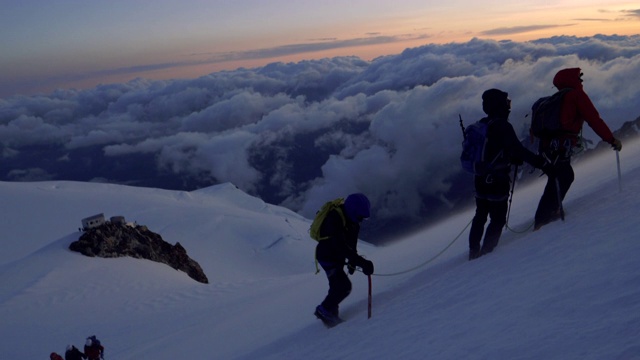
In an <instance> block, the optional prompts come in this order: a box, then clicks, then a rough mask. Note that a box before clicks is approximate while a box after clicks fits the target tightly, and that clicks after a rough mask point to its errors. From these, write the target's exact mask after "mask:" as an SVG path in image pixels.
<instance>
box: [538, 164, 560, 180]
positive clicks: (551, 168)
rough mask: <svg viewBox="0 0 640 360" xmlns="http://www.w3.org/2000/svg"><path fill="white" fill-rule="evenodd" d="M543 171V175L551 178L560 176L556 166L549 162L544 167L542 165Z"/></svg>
mask: <svg viewBox="0 0 640 360" xmlns="http://www.w3.org/2000/svg"><path fill="white" fill-rule="evenodd" d="M541 170H542V172H543V173H545V174H547V176H549V177H555V176H556V175H557V174H558V172H557V171H556V167H555V165H553V164H552V163H550V162H548V161H547V162H545V163H544V165H542V168H541Z"/></svg>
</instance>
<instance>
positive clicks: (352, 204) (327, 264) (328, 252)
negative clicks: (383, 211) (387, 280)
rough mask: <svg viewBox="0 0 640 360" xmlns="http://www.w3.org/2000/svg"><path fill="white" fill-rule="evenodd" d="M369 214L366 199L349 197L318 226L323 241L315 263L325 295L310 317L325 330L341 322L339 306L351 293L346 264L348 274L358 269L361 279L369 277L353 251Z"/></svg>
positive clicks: (370, 268)
mask: <svg viewBox="0 0 640 360" xmlns="http://www.w3.org/2000/svg"><path fill="white" fill-rule="evenodd" d="M370 211H371V205H370V203H369V199H368V198H367V197H366V196H365V195H364V194H360V193H355V194H351V195H349V196H348V197H347V198H346V199H345V201H344V204H343V205H341V206H340V207H338V208H336V209H333V210H331V211H330V212H329V213H328V214H327V217H326V218H325V219H324V221H323V223H322V225H321V226H320V234H321V236H323V237H326V239H324V240H321V241H319V242H318V245H317V246H316V259H317V260H318V263H319V264H320V266H321V267H322V269H323V270H324V271H325V273H326V275H327V278H328V280H329V292H328V293H327V296H326V297H325V299H324V300H323V301H322V303H321V304H320V305H318V306H317V307H316V311H315V313H314V314H315V315H316V317H318V318H319V319H321V320H322V321H323V322H324V323H325V324H326V325H327V326H334V325H337V324H338V323H340V322H341V321H342V319H340V317H339V304H340V303H341V302H342V300H344V299H345V298H346V297H347V296H349V294H350V293H351V281H349V277H348V276H347V274H346V273H345V271H344V266H345V264H348V267H349V273H350V274H353V272H354V271H355V267H360V268H362V272H363V273H364V274H365V275H371V274H373V263H372V262H371V261H369V260H366V259H365V258H363V257H362V256H360V255H358V251H357V244H358V235H359V233H360V223H361V222H362V220H364V219H367V218H368V217H369V216H370ZM347 261H348V263H346V262H347Z"/></svg>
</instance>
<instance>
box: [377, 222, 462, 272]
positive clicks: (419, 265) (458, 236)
mask: <svg viewBox="0 0 640 360" xmlns="http://www.w3.org/2000/svg"><path fill="white" fill-rule="evenodd" d="M471 221H473V219H472V220H471ZM471 221H469V223H468V224H467V226H465V227H464V229H462V231H460V233H459V234H458V235H457V236H456V237H455V238H454V239H453V240H452V241H451V242H450V243H449V244H448V245H447V246H445V248H444V249H442V251H440V252H439V253H437V254H436V255H434V256H433V257H432V258H430V259H428V260H427V261H425V262H423V263H421V264H418V265H416V266H414V267H412V268H410V269H407V270H403V271H398V272H395V273H390V274H373V276H397V275H402V274H406V273H409V272H412V271H415V270H417V269H419V268H421V267H423V266H425V265H427V264H429V263H430V262H432V261H434V260H435V259H437V258H438V257H440V255H442V254H444V252H445V251H447V250H448V249H449V248H450V247H451V246H452V245H453V244H454V243H455V242H456V241H457V240H458V239H459V238H460V236H462V234H463V233H464V232H465V230H467V228H468V227H469V225H471Z"/></svg>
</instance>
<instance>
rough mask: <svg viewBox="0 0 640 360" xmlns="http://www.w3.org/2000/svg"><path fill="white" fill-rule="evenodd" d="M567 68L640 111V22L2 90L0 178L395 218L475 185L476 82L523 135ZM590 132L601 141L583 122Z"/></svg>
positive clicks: (610, 116)
mask: <svg viewBox="0 0 640 360" xmlns="http://www.w3.org/2000/svg"><path fill="white" fill-rule="evenodd" d="M565 67H580V68H582V69H583V72H584V73H585V76H584V79H585V82H584V86H585V90H586V91H587V93H588V94H589V95H590V97H591V99H592V100H593V102H594V104H595V105H596V107H597V108H598V109H599V111H600V113H601V116H602V117H603V119H605V121H606V122H607V123H608V124H609V126H610V127H611V128H612V129H617V128H619V127H620V126H621V125H622V124H623V123H624V122H626V121H630V120H634V119H635V118H637V117H638V116H639V115H640V36H594V37H588V38H578V37H554V38H548V39H540V40H536V41H531V42H511V41H503V42H496V41H489V40H480V39H473V40H471V41H469V42H466V43H451V44H445V45H435V44H431V45H425V46H422V47H417V48H411V49H406V50H405V51H404V52H402V53H401V54H397V55H392V56H385V57H381V58H378V59H375V60H373V61H371V62H368V61H363V60H361V59H359V58H356V57H339V58H332V59H322V60H314V61H301V62H298V63H287V64H285V63H273V64H270V65H267V66H264V67H261V68H255V69H239V70H236V71H224V72H217V73H212V74H209V75H207V76H203V77H200V78H198V79H193V80H172V81H148V80H144V79H138V80H135V81H131V82H129V83H124V84H111V85H101V86H98V87H96V88H93V89H89V90H82V91H80V90H58V91H55V92H53V93H51V94H49V95H46V96H31V97H22V96H19V97H12V98H8V99H0V143H1V144H2V145H1V146H2V148H1V150H2V152H1V154H2V159H3V161H2V164H1V165H0V179H1V180H9V181H18V180H38V179H43V180H45V179H46V180H50V179H70V180H81V181H112V182H121V183H130V184H134V185H143V186H157V187H167V188H184V189H187V190H190V189H191V188H197V187H202V186H207V185H210V184H211V183H218V182H227V181H229V182H232V183H234V184H235V185H237V186H238V187H240V188H241V189H242V190H244V191H247V192H249V193H251V194H254V195H258V196H260V197H261V198H263V199H264V200H265V201H268V202H271V203H274V204H281V205H285V206H287V207H289V208H291V209H293V210H296V211H299V212H300V213H301V214H303V215H305V216H307V217H311V216H312V215H313V214H314V212H315V210H316V209H317V208H318V207H319V206H320V205H321V204H322V203H323V202H324V201H326V200H327V199H330V198H334V197H336V196H342V195H346V194H348V193H350V192H355V191H360V192H364V193H366V194H367V195H369V197H370V198H371V200H372V203H373V206H374V216H376V218H377V219H380V220H385V219H386V220H388V221H391V219H395V220H398V219H401V221H400V222H398V221H395V220H394V223H395V224H401V225H398V226H404V225H406V224H410V223H419V222H421V221H422V220H423V219H429V218H434V217H435V216H437V215H438V214H441V213H443V212H446V211H448V210H449V209H451V208H453V207H454V206H455V205H456V204H459V203H461V202H463V201H465V200H468V199H469V198H470V197H471V196H472V193H471V190H470V189H471V188H470V187H469V185H470V184H469V182H470V180H469V178H468V177H467V176H466V174H462V173H461V172H460V171H461V170H460V166H459V162H458V157H459V152H460V143H461V129H460V124H459V120H458V115H459V114H460V115H461V116H462V118H463V119H464V121H465V123H470V122H472V121H475V120H477V119H479V118H481V117H482V116H483V113H482V107H481V98H480V95H481V94H482V92H483V91H484V90H486V89H488V88H493V87H496V88H500V89H502V90H504V91H507V92H509V94H510V97H511V99H512V100H513V104H512V106H513V109H512V113H511V122H512V123H513V125H514V128H515V129H516V132H517V133H519V134H520V135H521V136H522V137H523V138H524V137H525V134H526V131H527V128H528V121H529V120H528V117H527V115H528V113H529V110H530V106H531V104H532V103H533V102H534V101H535V100H536V99H537V98H539V97H541V96H545V95H549V94H550V93H552V92H553V91H554V89H553V88H552V84H551V80H552V78H553V75H554V74H555V72H556V71H558V70H559V69H561V68H565ZM584 136H585V137H587V138H589V139H591V140H598V139H597V138H596V136H595V135H594V134H593V133H592V132H591V131H590V130H588V128H586V127H585V132H584ZM381 223H384V221H382V222H381ZM387 228H388V227H387Z"/></svg>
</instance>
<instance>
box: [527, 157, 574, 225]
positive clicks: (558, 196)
mask: <svg viewBox="0 0 640 360" xmlns="http://www.w3.org/2000/svg"><path fill="white" fill-rule="evenodd" d="M556 172H557V175H556V176H555V177H549V178H548V179H547V185H546V186H545V187H544V192H543V193H542V197H541V198H540V202H539V203H538V209H537V210H536V216H535V221H536V224H546V223H548V222H549V221H550V220H551V219H552V218H553V217H554V216H557V213H558V211H559V210H560V202H561V201H563V200H564V197H565V196H566V195H567V192H568V191H569V188H570V187H571V184H572V183H573V180H574V178H575V175H574V173H573V168H572V167H571V162H570V161H569V159H563V160H562V161H558V162H557V163H556ZM556 179H557V180H558V181H557V183H558V185H559V186H560V191H558V187H557V186H556Z"/></svg>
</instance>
